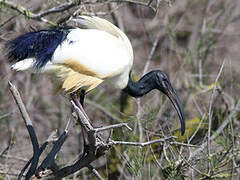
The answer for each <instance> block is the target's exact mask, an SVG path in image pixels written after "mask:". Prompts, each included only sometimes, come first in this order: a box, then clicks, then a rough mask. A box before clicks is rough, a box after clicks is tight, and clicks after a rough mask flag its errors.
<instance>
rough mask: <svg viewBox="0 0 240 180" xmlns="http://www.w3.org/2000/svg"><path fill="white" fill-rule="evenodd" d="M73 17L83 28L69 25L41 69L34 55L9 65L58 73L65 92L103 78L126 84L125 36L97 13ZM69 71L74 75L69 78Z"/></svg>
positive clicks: (129, 58) (128, 53)
mask: <svg viewBox="0 0 240 180" xmlns="http://www.w3.org/2000/svg"><path fill="white" fill-rule="evenodd" d="M75 21H77V22H78V23H81V24H83V25H85V26H86V27H87V29H80V28H74V29H70V32H69V34H68V35H67V38H66V39H65V40H64V41H63V42H62V43H61V44H60V45H58V47H57V48H56V50H55V52H54V53H53V56H52V58H51V60H50V61H48V62H47V64H46V65H45V66H43V67H42V68H41V69H36V68H34V63H35V59H34V58H28V59H24V60H22V61H19V62H17V63H16V64H14V65H12V68H13V69H15V70H18V71H23V70H30V71H31V72H35V73H39V72H44V73H53V74H55V75H56V76H57V77H58V80H59V81H58V84H64V83H65V85H66V84H68V85H67V86H66V87H65V86H63V89H65V90H66V91H69V92H73V91H75V90H77V89H79V88H83V87H84V88H85V89H87V90H91V89H93V88H94V87H96V86H97V85H99V84H100V83H102V82H103V81H104V80H107V79H108V80H110V82H112V84H113V85H114V86H115V87H116V88H120V89H123V88H124V87H126V86H127V83H128V77H129V72H130V70H131V68H132V64H133V50H132V46H131V43H130V41H129V40H128V38H127V36H126V35H125V34H124V33H123V32H122V31H121V30H120V29H118V28H117V27H116V26H114V25H113V24H112V23H110V22H108V21H106V20H104V19H101V18H98V17H88V16H82V17H80V19H77V20H75ZM70 74H71V76H72V75H73V74H75V75H73V76H72V78H71V77H70ZM76 74H78V75H76ZM76 78H77V79H78V80H77V79H76ZM73 79H74V80H73ZM70 81H72V83H71V82H70ZM86 81H91V82H86Z"/></svg>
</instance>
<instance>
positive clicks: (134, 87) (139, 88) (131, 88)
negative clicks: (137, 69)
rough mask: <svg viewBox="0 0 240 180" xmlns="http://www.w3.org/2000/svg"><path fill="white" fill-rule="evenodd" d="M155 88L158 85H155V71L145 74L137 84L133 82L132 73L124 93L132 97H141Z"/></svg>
mask: <svg viewBox="0 0 240 180" xmlns="http://www.w3.org/2000/svg"><path fill="white" fill-rule="evenodd" d="M155 88H156V85H155V76H154V71H152V72H150V73H147V74H145V75H144V76H143V77H142V78H141V79H140V80H139V81H137V82H134V81H133V80H132V77H131V73H130V74H129V80H128V85H127V87H126V88H125V89H123V91H124V92H126V93H127V94H129V95H130V96H133V97H141V96H143V95H145V94H147V93H148V92H150V91H151V90H153V89H155Z"/></svg>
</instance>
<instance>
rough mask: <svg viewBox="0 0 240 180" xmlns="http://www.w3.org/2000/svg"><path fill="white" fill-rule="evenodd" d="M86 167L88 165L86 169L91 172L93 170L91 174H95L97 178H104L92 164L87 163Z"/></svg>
mask: <svg viewBox="0 0 240 180" xmlns="http://www.w3.org/2000/svg"><path fill="white" fill-rule="evenodd" d="M87 167H88V169H89V170H90V171H91V172H93V174H95V176H96V177H97V178H98V179H99V180H104V179H103V178H102V176H101V175H100V174H99V173H98V171H97V170H96V169H95V168H94V167H93V166H92V165H90V164H89V165H88V166H87Z"/></svg>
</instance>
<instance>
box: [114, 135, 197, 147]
mask: <svg viewBox="0 0 240 180" xmlns="http://www.w3.org/2000/svg"><path fill="white" fill-rule="evenodd" d="M171 138H172V137H167V138H161V139H156V140H151V141H147V142H126V141H114V140H110V144H113V145H117V144H122V145H130V146H140V147H144V146H147V145H150V144H154V143H160V142H161V143H168V144H175V145H181V146H189V147H195V148H197V147H199V146H196V145H191V144H185V143H179V142H174V141H168V140H169V139H171Z"/></svg>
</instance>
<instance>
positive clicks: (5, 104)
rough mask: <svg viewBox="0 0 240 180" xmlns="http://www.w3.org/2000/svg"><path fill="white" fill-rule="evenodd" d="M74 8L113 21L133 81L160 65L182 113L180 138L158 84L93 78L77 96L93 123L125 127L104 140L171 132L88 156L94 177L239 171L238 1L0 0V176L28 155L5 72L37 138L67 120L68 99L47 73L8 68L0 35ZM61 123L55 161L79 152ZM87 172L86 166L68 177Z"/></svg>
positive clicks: (76, 138)
mask: <svg viewBox="0 0 240 180" xmlns="http://www.w3.org/2000/svg"><path fill="white" fill-rule="evenodd" d="M63 4H64V5H65V6H62V5H63ZM59 7H63V8H62V9H60V8H59ZM52 8H53V9H52ZM58 8H59V9H60V10H59V9H58ZM56 9H57V10H59V11H57V10H56ZM78 15H97V16H100V17H103V18H106V19H108V20H110V21H111V22H113V23H114V24H116V25H118V26H119V27H120V28H121V29H122V30H123V31H124V32H125V33H126V34H127V36H128V37H129V39H130V40H131V42H132V46H133V49H134V56H135V58H134V59H135V60H134V67H133V72H134V76H135V79H138V78H139V77H141V75H142V74H143V73H144V72H148V71H150V70H152V69H161V70H163V71H164V72H166V73H167V74H168V75H169V77H170V79H171V82H172V83H173V84H174V87H175V88H176V89H177V91H178V94H179V96H180V98H181V100H182V102H183V105H184V110H185V115H186V121H187V131H186V133H185V135H184V136H180V131H179V127H180V126H179V123H178V121H179V120H178V117H177V115H176V112H175V110H174V109H173V107H172V106H171V103H170V102H169V101H168V99H166V98H165V97H164V96H162V94H160V93H159V92H156V91H153V92H151V93H150V94H148V95H147V96H145V97H144V98H142V99H141V100H135V99H132V98H129V97H126V95H124V94H122V93H121V92H120V91H116V90H115V89H113V88H112V87H111V86H110V85H106V84H103V85H101V86H100V87H98V88H97V89H96V90H94V91H92V92H91V93H89V94H88V96H87V100H86V111H87V114H88V115H89V117H90V118H91V119H92V120H93V123H94V125H95V126H104V125H109V124H114V123H119V122H127V123H129V125H130V126H131V127H132V128H133V131H128V130H126V129H124V128H123V129H117V130H116V129H115V130H114V132H113V139H114V140H121V141H132V142H146V141H149V140H154V139H158V138H168V137H172V136H175V138H171V140H166V141H165V142H162V143H155V144H151V145H149V146H146V147H143V148H141V147H135V146H123V145H121V146H120V145H117V146H113V147H112V148H111V150H110V151H109V152H108V153H107V154H106V155H105V156H104V157H101V158H100V159H98V160H97V161H95V162H94V163H93V166H94V167H95V168H96V169H97V170H98V172H99V173H100V174H101V176H102V177H103V178H106V179H107V178H108V179H169V180H170V179H172V180H174V179H179V180H180V179H239V178H240V169H239V167H240V146H239V143H240V141H239V136H240V133H239V132H240V131H239V130H240V111H239V110H240V100H239V94H240V93H239V92H240V78H239V76H240V73H239V69H240V62H239V57H240V51H239V47H240V33H239V32H240V2H239V1H236V0H228V1H226V0H211V1H210V0H181V1H168V0H142V1H141V0H136V1H132V0H119V1H113V0H106V1H103V0H82V1H74V0H72V1H69V0H54V1H50V0H45V1H36V0H21V1H17V0H12V1H10V0H9V1H4V0H0V52H1V53H0V87H1V88H0V179H16V175H17V174H18V173H19V171H20V170H21V169H22V168H23V166H24V164H25V163H26V161H27V160H28V159H29V158H30V157H31V156H32V147H31V144H30V141H29V137H28V134H27V131H26V129H25V127H24V124H23V121H22V120H21V116H20V113H19V111H18V109H17V106H16V105H15V103H14V101H13V98H12V96H11V94H10V92H9V90H8V85H7V83H8V80H10V81H11V82H12V83H13V84H15V85H16V86H17V87H18V89H19V90H20V93H21V96H22V98H23V101H24V103H25V105H26V108H27V111H28V113H29V114H30V116H31V119H32V120H33V124H34V127H35V128H36V131H37V135H38V137H39V139H40V141H41V142H44V140H45V139H46V138H47V136H48V135H49V134H50V132H52V131H54V130H56V129H57V130H58V132H62V131H63V130H64V129H65V126H66V124H67V121H68V120H69V119H70V118H71V106H70V103H69V99H68V97H67V96H66V95H64V94H63V93H62V94H58V95H56V96H55V95H54V94H53V87H52V83H51V78H50V77H48V76H46V75H35V74H30V73H26V72H13V71H11V69H10V64H9V63H8V61H7V58H6V56H5V51H4V46H5V43H6V42H7V41H8V40H10V39H12V38H15V37H17V36H18V35H21V34H23V33H26V32H29V31H33V30H40V29H47V28H50V27H52V26H54V25H57V24H61V25H64V24H68V25H69V24H71V21H70V20H71V18H72V17H76V16H78ZM79 53H81V52H79ZM69 131H70V133H69V134H70V135H69V137H68V139H67V141H66V142H65V144H64V146H63V148H62V149H61V151H60V153H59V154H58V156H57V163H58V164H63V165H64V164H66V163H71V162H73V161H74V160H75V159H76V158H77V156H78V154H79V153H80V152H81V150H82V139H81V131H80V128H79V126H78V125H75V124H74V122H72V123H71V127H70V130H69ZM103 136H105V137H107V136H108V133H106V134H103ZM191 145H194V146H191ZM94 178H96V177H95V176H94V175H93V174H92V173H91V172H89V170H88V169H86V168H84V169H82V170H81V171H79V172H77V173H75V174H74V175H72V176H71V177H69V179H94Z"/></svg>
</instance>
